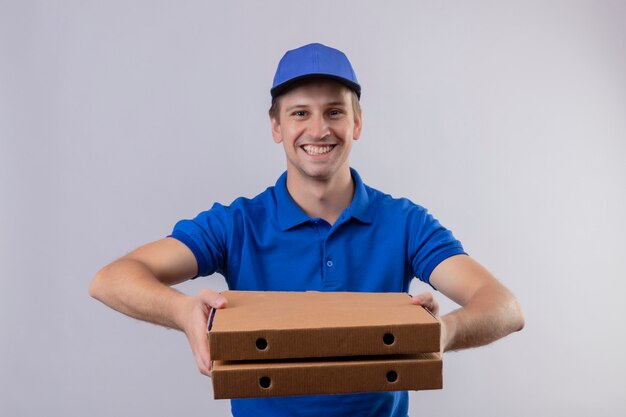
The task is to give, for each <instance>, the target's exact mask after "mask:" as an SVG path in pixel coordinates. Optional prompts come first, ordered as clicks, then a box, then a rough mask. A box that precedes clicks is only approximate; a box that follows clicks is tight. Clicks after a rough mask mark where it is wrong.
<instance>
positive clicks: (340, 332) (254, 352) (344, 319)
mask: <svg viewBox="0 0 626 417" xmlns="http://www.w3.org/2000/svg"><path fill="white" fill-rule="evenodd" d="M222 295H223V296H224V297H225V298H226V299H227V300H228V307H227V308H224V309H218V310H213V311H212V314H211V318H210V320H209V326H210V328H209V347H210V351H211V357H212V358H213V359H230V360H259V359H277V358H305V357H332V356H351V355H385V354H403V353H417V352H438V351H439V337H440V324H439V322H438V321H437V319H435V318H434V317H433V316H432V315H431V314H430V313H429V312H428V311H426V310H425V309H424V308H422V307H420V306H416V305H413V304H411V303H410V301H409V300H410V299H409V296H408V294H406V293H362V292H266V291H224V292H223V293H222ZM259 342H260V344H259Z"/></svg>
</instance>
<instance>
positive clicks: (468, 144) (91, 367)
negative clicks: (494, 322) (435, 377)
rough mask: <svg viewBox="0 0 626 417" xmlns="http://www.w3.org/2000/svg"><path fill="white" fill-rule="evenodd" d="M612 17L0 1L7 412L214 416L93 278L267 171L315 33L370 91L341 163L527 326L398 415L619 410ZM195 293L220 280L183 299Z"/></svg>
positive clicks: (361, 6) (619, 61)
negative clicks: (293, 80) (509, 294)
mask: <svg viewBox="0 0 626 417" xmlns="http://www.w3.org/2000/svg"><path fill="white" fill-rule="evenodd" d="M383 3H384V5H383ZM625 21H626V2H624V1H592V0H589V1H567V2H566V1H563V2H560V1H548V2H546V1H519V2H497V1H476V2H464V1H459V2H429V1H406V2H400V1H395V2H392V1H389V2H377V1H339V2H338V1H320V0H318V1H315V2H288V1H262V2H261V1H246V2H242V1H238V2H209V1H183V2H172V1H163V0H158V1H152V0H151V1H146V0H144V1H130V2H127V1H119V0H115V1H108V2H96V1H57V2H50V1H38V2H37V1H18V0H15V1H8V0H0V265H1V271H2V273H1V278H0V279H1V281H0V284H1V290H0V329H2V335H1V336H0V415H3V416H39V415H63V416H68V417H69V416H85V415H89V416H92V417H96V416H122V415H126V416H128V415H151V416H154V417H157V416H170V415H174V414H179V413H180V412H181V411H182V412H184V414H185V415H187V416H194V415H197V416H206V415H211V416H222V415H228V413H229V403H228V402H227V401H215V400H212V399H211V397H212V392H211V387H210V380H209V379H207V378H205V377H203V376H201V375H200V374H199V373H197V371H196V368H195V363H194V360H193V358H192V356H191V353H190V349H189V348H188V346H187V342H186V339H185V337H184V336H183V335H182V334H181V333H178V332H175V331H167V330H164V329H162V328H160V327H157V326H153V325H148V324H144V323H140V322H137V321H134V320H131V319H129V318H126V317H124V316H122V315H119V314H117V313H114V312H113V311H111V310H109V309H107V308H105V307H104V306H103V305H101V304H99V303H98V302H96V301H95V300H92V299H90V298H89V297H88V295H87V285H88V283H89V281H90V279H91V277H92V276H93V274H94V273H95V272H96V271H97V270H98V269H99V268H100V267H101V266H103V265H104V264H106V263H108V262H110V261H111V260H113V259H114V258H116V257H117V256H120V255H122V254H124V253H126V252H127V251H129V250H131V249H133V248H134V247H136V246H138V245H140V244H142V243H145V242H148V241H152V240H155V239H159V238H161V237H163V236H165V235H166V234H167V233H169V231H170V230H171V227H172V226H173V225H174V223H175V222H176V221H177V220H178V219H181V218H186V217H192V216H194V215H195V214H196V213H198V212H199V211H202V210H204V209H206V208H208V207H209V206H210V204H211V203H212V202H214V201H221V202H224V203H228V202H230V201H231V200H232V199H233V198H235V197H236V196H239V195H246V196H253V195H255V194H257V193H258V192H260V191H262V190H263V189H264V188H265V187H266V186H268V185H271V184H273V183H274V181H275V179H276V178H277V176H278V175H279V174H280V173H281V172H282V170H283V169H284V166H285V163H284V157H283V154H282V149H281V148H280V146H276V145H275V144H273V142H272V140H271V136H270V131H269V124H268V122H267V117H266V110H267V107H268V106H269V87H270V84H271V81H272V77H273V73H274V70H275V67H276V64H277V62H278V60H279V59H280V57H281V56H282V54H283V53H284V52H285V50H287V49H291V48H294V47H297V46H300V45H302V44H304V43H308V42H314V41H317V42H322V43H326V44H328V45H331V46H335V47H337V48H339V49H342V50H344V51H345V52H346V53H347V54H348V56H349V57H350V59H351V61H352V63H353V65H354V66H355V68H356V72H357V75H358V77H359V80H360V81H361V83H362V85H363V100H362V104H363V108H364V123H365V126H364V134H363V137H362V139H361V140H360V141H359V142H358V143H356V145H355V148H354V152H353V155H352V165H353V166H354V167H355V168H357V169H358V170H359V171H360V173H361V174H362V176H363V178H364V180H365V181H366V182H367V183H368V184H369V185H372V186H374V187H376V188H379V189H382V190H385V191H387V192H389V193H391V194H393V195H395V196H407V197H409V198H411V199H413V200H414V201H416V202H417V203H420V204H422V205H424V206H426V207H428V208H429V209H430V210H431V211H432V212H433V213H434V214H435V215H436V216H437V217H438V218H439V219H440V220H441V221H442V223H443V224H444V225H446V226H448V227H449V228H451V229H452V230H453V231H454V232H455V234H456V235H457V237H459V238H460V239H461V240H462V242H463V243H464V245H465V247H466V249H467V250H468V252H469V253H470V254H471V255H472V256H474V257H475V258H476V259H478V260H479V261H480V262H482V263H483V264H485V265H486V266H487V267H488V268H489V269H491V270H492V271H493V272H494V273H495V274H496V275H497V276H498V277H499V278H500V279H501V280H502V281H503V282H504V283H505V284H506V285H507V286H508V287H509V288H511V289H512V290H513V292H514V293H515V294H516V295H517V296H518V298H519V300H520V302H521V304H522V307H523V309H524V311H525V314H526V320H527V327H526V329H525V330H524V331H523V332H521V333H518V334H515V335H513V336H511V337H509V338H507V339H505V340H502V341H500V342H497V343H495V344H493V345H491V346H488V347H485V348H481V349H476V350H472V351H463V352H459V353H450V354H446V355H445V357H444V362H445V373H444V385H445V388H444V390H442V391H437V392H418V393H411V414H412V415H430V416H450V415H464V416H503V415H506V416H528V415H556V414H559V415H569V416H587V415H598V416H600V415H601V416H618V415H619V416H622V415H625V414H626V405H625V404H626V403H625V402H624V401H623V395H624V392H626V382H625V381H624V375H626V363H625V359H624V358H625V356H624V353H623V352H624V350H626V337H625V336H626V334H625V331H624V330H623V329H624V326H623V323H622V322H623V320H624V319H623V318H624V316H625V314H626V308H625V303H624V302H623V294H624V289H625V287H626V285H624V279H625V277H626V257H625V256H624V248H625V244H624V237H623V235H624V232H626V221H625V220H624V217H625V216H624V214H625V213H626V191H625V190H626V168H625V166H626V164H625V162H626V145H625V141H626V119H625V116H626V76H625V74H626V25H624V22H625ZM203 286H212V287H214V288H216V289H223V288H224V281H223V279H222V278H221V277H217V276H216V277H211V278H204V279H200V280H196V281H195V282H192V283H187V284H184V285H181V286H180V287H179V288H180V289H181V290H182V291H184V292H188V293H195V292H196V291H197V290H198V289H199V288H201V287H203ZM423 289H425V287H424V286H423V285H419V284H417V285H416V286H415V288H414V291H420V290H423ZM442 303H443V306H444V311H449V310H451V309H452V308H454V306H453V305H452V304H451V303H450V302H446V301H445V300H442ZM620 323H622V324H620Z"/></svg>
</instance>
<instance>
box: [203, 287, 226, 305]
mask: <svg viewBox="0 0 626 417" xmlns="http://www.w3.org/2000/svg"><path fill="white" fill-rule="evenodd" d="M198 299H199V300H200V301H202V303H204V304H206V305H208V306H209V307H213V308H224V307H226V305H227V304H228V301H227V300H226V298H224V297H223V296H222V295H221V294H220V293H218V292H215V291H213V290H210V289H208V288H205V289H203V290H202V291H200V292H199V293H198Z"/></svg>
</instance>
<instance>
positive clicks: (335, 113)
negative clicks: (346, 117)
mask: <svg viewBox="0 0 626 417" xmlns="http://www.w3.org/2000/svg"><path fill="white" fill-rule="evenodd" d="M328 114H329V115H330V116H332V117H337V116H340V115H341V114H343V110H341V109H331V110H329V111H328Z"/></svg>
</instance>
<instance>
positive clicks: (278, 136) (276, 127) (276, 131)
mask: <svg viewBox="0 0 626 417" xmlns="http://www.w3.org/2000/svg"><path fill="white" fill-rule="evenodd" d="M270 124H271V125H272V137H273V138H274V142H276V143H281V142H282V141H283V133H282V131H281V129H280V122H279V121H278V120H276V118H275V117H273V116H270Z"/></svg>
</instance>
